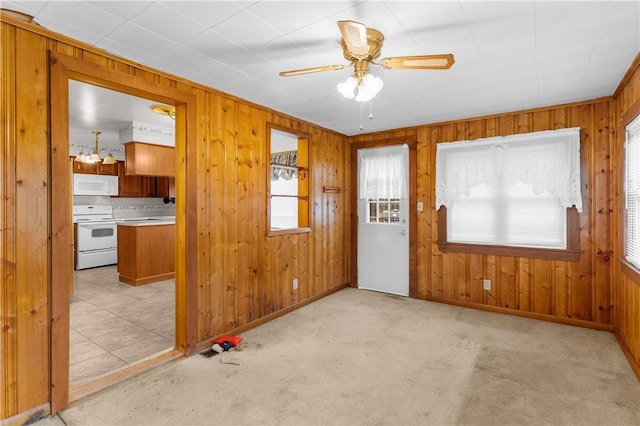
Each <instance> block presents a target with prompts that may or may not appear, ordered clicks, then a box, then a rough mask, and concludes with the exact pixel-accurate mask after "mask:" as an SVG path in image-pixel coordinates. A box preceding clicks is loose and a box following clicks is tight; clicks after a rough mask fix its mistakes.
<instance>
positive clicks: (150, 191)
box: [118, 161, 169, 198]
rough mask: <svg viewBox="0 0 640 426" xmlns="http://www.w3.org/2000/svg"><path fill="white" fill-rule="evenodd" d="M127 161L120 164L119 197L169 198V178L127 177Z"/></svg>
mask: <svg viewBox="0 0 640 426" xmlns="http://www.w3.org/2000/svg"><path fill="white" fill-rule="evenodd" d="M126 167H127V166H126V161H119V162H118V197H123V198H125V197H130V198H131V197H138V198H145V197H146V198H166V197H168V196H169V178H166V177H157V176H137V175H127V174H126V173H125V171H126Z"/></svg>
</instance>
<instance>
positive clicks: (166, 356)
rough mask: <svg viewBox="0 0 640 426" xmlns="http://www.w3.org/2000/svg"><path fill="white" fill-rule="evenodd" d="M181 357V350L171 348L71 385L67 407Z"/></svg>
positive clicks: (182, 355)
mask: <svg viewBox="0 0 640 426" xmlns="http://www.w3.org/2000/svg"><path fill="white" fill-rule="evenodd" d="M183 357H184V354H183V353H182V352H180V351H179V350H177V349H171V350H168V351H166V352H162V353H160V354H159V355H156V356H153V357H151V358H147V359H145V360H142V361H140V362H138V363H136V364H133V365H131V366H129V367H125V368H123V369H121V370H117V371H115V372H112V373H109V374H107V375H105V376H103V377H100V378H99V379H97V380H95V381H93V382H91V383H87V384H85V385H81V386H77V387H72V388H71V389H70V390H69V407H72V406H73V405H75V403H76V402H78V401H79V400H80V399H82V398H84V397H87V396H89V395H92V394H94V393H96V392H98V391H101V390H103V389H106V388H108V387H109V386H112V385H114V384H116V383H119V382H122V381H123V380H125V379H128V378H129V377H132V376H135V375H136V374H139V373H142V372H143V371H146V370H148V369H150V368H152V367H157V366H159V365H162V364H166V363H167V362H170V361H174V360H176V359H179V358H183Z"/></svg>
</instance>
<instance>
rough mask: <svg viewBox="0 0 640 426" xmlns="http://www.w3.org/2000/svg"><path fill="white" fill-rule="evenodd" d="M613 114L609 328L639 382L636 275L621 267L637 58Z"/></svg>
mask: <svg viewBox="0 0 640 426" xmlns="http://www.w3.org/2000/svg"><path fill="white" fill-rule="evenodd" d="M614 96H615V111H614V114H613V116H614V120H613V129H614V131H615V135H614V137H613V138H612V147H613V148H612V150H611V162H612V164H613V169H614V170H615V173H614V175H613V180H612V190H611V192H612V194H613V204H612V207H613V214H612V223H611V235H612V238H611V239H612V248H613V255H612V259H613V268H612V269H613V271H612V283H611V288H612V291H611V296H612V303H613V305H614V310H613V325H614V326H615V332H616V337H617V338H618V341H619V342H620V344H621V345H622V347H623V349H624V350H625V354H626V355H627V358H628V359H629V362H630V363H631V365H632V366H633V367H634V371H635V372H636V375H637V376H638V378H639V379H640V274H638V272H637V271H635V270H633V269H632V268H630V267H626V265H624V263H623V261H622V259H623V258H624V233H623V223H624V217H623V212H624V193H623V179H624V177H623V174H622V170H623V164H624V163H623V158H624V140H625V132H624V126H625V122H624V121H627V120H623V117H624V118H626V119H630V118H632V116H635V115H637V114H640V54H638V56H636V60H635V61H634V63H633V64H632V65H631V67H630V68H629V71H628V72H627V74H626V75H625V78H624V79H623V81H622V82H621V83H620V86H619V87H618V90H616V93H615V95H614Z"/></svg>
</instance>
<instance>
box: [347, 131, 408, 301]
mask: <svg viewBox="0 0 640 426" xmlns="http://www.w3.org/2000/svg"><path fill="white" fill-rule="evenodd" d="M416 145H417V140H416V137H415V136H410V137H403V138H394V139H383V140H377V141H375V140H374V141H365V142H357V143H353V144H351V187H352V188H353V191H351V199H350V204H351V207H350V208H351V211H352V212H353V214H352V215H351V235H352V237H351V258H352V262H351V274H350V275H351V286H352V287H357V288H362V289H368V290H375V291H382V292H386V293H390V294H397V295H402V296H409V297H417V291H416V288H417V283H416V268H417V266H416V265H417V263H416V259H417V256H416V251H417V250H416V234H417V211H416V181H417V179H416V173H417V171H416V162H417V159H416V156H417V155H416ZM393 156H396V157H397V158H395V159H394V161H396V160H397V161H398V162H400V163H401V164H400V163H398V164H397V165H398V167H400V166H402V167H403V169H404V173H405V175H404V178H399V177H398V176H396V178H395V179H396V185H395V187H397V188H396V189H395V190H394V191H391V192H389V191H388V190H387V189H380V188H381V187H379V183H380V182H378V181H379V178H380V177H384V176H380V175H381V174H382V175H387V176H386V177H389V176H390V175H389V174H388V173H386V172H384V173H379V172H376V170H379V169H378V168H379V167H384V168H386V167H387V166H389V164H387V160H388V159H389V157H393ZM367 158H368V159H369V160H372V161H368V160H366V159H367ZM381 158H382V160H381ZM380 161H382V162H380ZM367 162H368V163H369V165H368V167H369V168H370V169H369V172H368V173H370V176H369V177H370V178H371V179H370V182H369V183H370V184H371V185H372V186H376V189H375V190H369V189H367V184H366V180H367V178H366V176H365V175H366V174H367V173H363V175H361V171H363V169H362V167H363V164H365V163H367ZM394 164H396V163H394ZM365 167H366V166H365ZM392 175H393V174H392ZM403 179H404V183H405V184H406V187H405V189H400V188H399V187H398V184H399V183H400V181H401V180H403ZM383 186H384V185H383ZM363 191H364V192H363ZM380 191H382V192H380ZM398 191H400V192H398Z"/></svg>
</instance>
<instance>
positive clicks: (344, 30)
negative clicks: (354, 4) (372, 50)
mask: <svg viewBox="0 0 640 426" xmlns="http://www.w3.org/2000/svg"><path fill="white" fill-rule="evenodd" d="M338 28H340V33H341V34H342V40H344V43H345V44H346V46H347V49H348V50H349V52H351V54H352V55H353V56H355V57H356V58H361V59H364V58H366V57H367V56H368V55H369V43H368V42H367V27H366V26H365V25H364V24H361V23H360V22H355V21H338Z"/></svg>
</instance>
